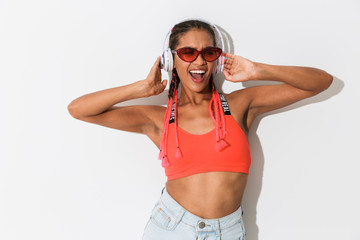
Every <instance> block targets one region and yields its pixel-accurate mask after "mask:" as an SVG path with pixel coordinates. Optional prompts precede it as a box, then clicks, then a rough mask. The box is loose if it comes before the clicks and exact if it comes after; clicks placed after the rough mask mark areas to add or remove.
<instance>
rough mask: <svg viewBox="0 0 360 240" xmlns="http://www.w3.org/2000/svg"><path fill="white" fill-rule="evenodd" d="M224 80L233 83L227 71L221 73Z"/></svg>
mask: <svg viewBox="0 0 360 240" xmlns="http://www.w3.org/2000/svg"><path fill="white" fill-rule="evenodd" d="M223 73H224V76H225V79H226V80H228V81H230V82H232V81H233V77H232V76H231V75H230V74H229V72H228V71H223Z"/></svg>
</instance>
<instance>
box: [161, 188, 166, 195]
mask: <svg viewBox="0 0 360 240" xmlns="http://www.w3.org/2000/svg"><path fill="white" fill-rule="evenodd" d="M164 189H165V187H164V188H163V189H162V190H161V195H162V194H163V193H164Z"/></svg>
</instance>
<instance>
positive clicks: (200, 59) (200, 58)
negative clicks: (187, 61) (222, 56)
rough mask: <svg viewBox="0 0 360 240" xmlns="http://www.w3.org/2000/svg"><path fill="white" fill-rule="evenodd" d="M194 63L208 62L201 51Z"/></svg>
mask: <svg viewBox="0 0 360 240" xmlns="http://www.w3.org/2000/svg"><path fill="white" fill-rule="evenodd" d="M193 63H195V64H197V65H204V64H206V60H205V59H204V58H203V56H202V55H201V53H199V55H198V56H197V58H196V59H195V60H194V61H193Z"/></svg>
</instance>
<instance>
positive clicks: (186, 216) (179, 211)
mask: <svg viewBox="0 0 360 240" xmlns="http://www.w3.org/2000/svg"><path fill="white" fill-rule="evenodd" d="M160 201H161V202H162V204H163V205H164V206H165V207H166V208H167V210H168V212H169V213H170V214H172V215H173V217H175V218H176V219H178V221H180V219H181V218H182V219H181V221H183V222H185V223H187V224H189V225H196V224H198V223H199V222H204V223H205V224H206V225H208V224H209V225H213V226H219V227H220V228H221V229H223V228H227V227H230V226H232V225H234V224H236V223H238V222H239V221H240V220H241V219H242V215H243V209H242V207H241V206H240V207H239V208H238V209H237V210H236V211H234V212H232V213H230V214H228V215H226V216H224V217H221V218H214V219H206V218H201V217H199V216H197V215H195V214H193V213H191V212H189V211H187V210H186V209H185V208H183V207H182V206H181V205H180V204H179V203H178V202H177V201H176V200H175V199H174V198H172V197H171V195H170V194H169V193H168V191H167V190H166V187H164V188H163V189H162V191H161V197H160Z"/></svg>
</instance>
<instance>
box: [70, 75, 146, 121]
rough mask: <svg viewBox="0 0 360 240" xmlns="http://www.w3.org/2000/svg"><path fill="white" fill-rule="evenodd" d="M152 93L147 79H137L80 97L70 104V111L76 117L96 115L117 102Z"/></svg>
mask: <svg viewBox="0 0 360 240" xmlns="http://www.w3.org/2000/svg"><path fill="white" fill-rule="evenodd" d="M150 95H151V94H149V91H148V87H147V85H146V83H145V81H137V82H134V83H131V84H128V85H124V86H120V87H114V88H109V89H105V90H101V91H97V92H94V93H88V94H85V95H83V96H81V97H78V98H76V99H74V100H73V101H72V102H71V103H70V104H69V105H68V111H69V113H70V114H71V115H72V116H73V117H74V118H79V117H83V116H94V115H97V114H100V113H103V112H104V111H106V110H107V109H109V108H110V107H111V106H113V105H115V104H117V103H120V102H124V101H127V100H131V99H135V98H142V97H148V96H150Z"/></svg>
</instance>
